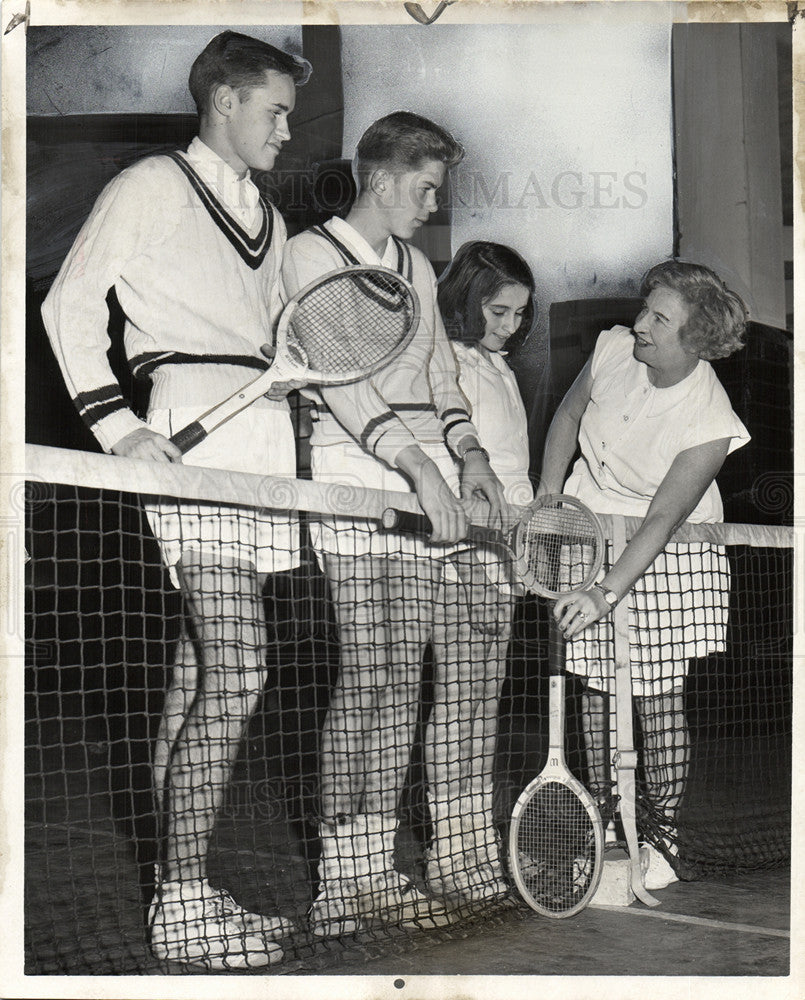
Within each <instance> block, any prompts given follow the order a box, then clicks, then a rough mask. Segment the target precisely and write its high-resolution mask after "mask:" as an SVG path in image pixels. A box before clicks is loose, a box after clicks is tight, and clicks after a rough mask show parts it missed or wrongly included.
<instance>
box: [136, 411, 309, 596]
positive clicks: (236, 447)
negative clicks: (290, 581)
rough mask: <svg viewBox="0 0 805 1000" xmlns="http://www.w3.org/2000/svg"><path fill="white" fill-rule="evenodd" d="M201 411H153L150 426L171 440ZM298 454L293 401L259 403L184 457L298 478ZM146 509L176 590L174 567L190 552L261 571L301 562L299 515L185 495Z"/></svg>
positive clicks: (212, 466)
mask: <svg viewBox="0 0 805 1000" xmlns="http://www.w3.org/2000/svg"><path fill="white" fill-rule="evenodd" d="M198 416H199V408H198V407H179V408H175V409H170V410H152V411H151V412H150V413H149V414H148V426H149V427H151V428H152V430H155V431H158V432H159V433H160V434H164V435H165V436H166V437H170V436H171V435H172V434H175V433H176V432H177V431H178V430H181V429H182V427H185V426H186V425H187V424H189V423H192V422H193V421H194V420H196V419H197V418H198ZM295 451H296V449H295V442H294V433H293V427H292V425H291V419H290V414H289V413H288V408H287V405H286V404H285V403H274V402H272V401H270V400H259V401H258V402H256V403H254V404H253V405H252V406H250V407H248V408H247V409H245V410H242V411H241V412H240V413H238V414H237V416H235V417H233V418H232V419H231V420H229V421H227V423H225V424H223V425H222V426H221V427H219V428H218V429H217V430H215V431H213V432H212V433H211V434H210V435H209V437H207V438H205V439H204V440H203V441H202V442H201V443H200V444H198V445H196V446H195V448H193V449H191V450H190V451H189V452H188V453H187V454H186V455H185V457H184V462H185V464H186V465H199V466H202V467H203V468H207V469H223V470H227V471H231V472H251V473H255V474H257V475H261V476H262V475H266V474H267V473H270V474H271V475H275V476H291V477H293V476H295V475H296V468H295V466H296V458H295ZM145 512H146V516H147V518H148V523H149V524H150V526H151V530H152V531H153V533H154V537H155V538H156V540H157V542H158V544H159V547H160V550H161V552H162V559H163V561H164V563H165V565H166V566H167V568H168V571H169V573H170V578H171V583H172V584H173V585H174V587H176V588H177V589H178V587H179V579H178V577H177V575H176V569H175V567H176V564H177V563H178V562H179V560H180V559H181V558H182V555H183V554H185V553H190V552H195V553H203V554H204V555H205V556H212V557H213V558H214V559H215V560H216V561H223V560H227V561H231V560H234V561H236V562H239V563H242V564H244V565H250V566H254V568H255V570H256V571H257V572H258V573H278V572H281V571H283V570H288V569H293V568H295V567H296V566H298V565H299V524H298V518H297V517H296V515H295V514H292V513H287V514H286V513H269V512H268V511H266V510H264V509H262V508H258V507H225V506H220V505H216V504H211V503H192V502H187V501H184V500H183V501H179V500H175V501H173V502H165V503H159V504H146V506H145Z"/></svg>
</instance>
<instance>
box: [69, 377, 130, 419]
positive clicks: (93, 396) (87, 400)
mask: <svg viewBox="0 0 805 1000" xmlns="http://www.w3.org/2000/svg"><path fill="white" fill-rule="evenodd" d="M73 405H74V406H75V408H76V409H77V410H78V413H79V415H80V417H81V419H82V420H83V421H84V423H85V424H86V425H87V426H88V427H93V426H94V425H95V424H97V423H98V422H99V421H101V420H103V419H104V417H108V416H109V415H110V414H111V413H116V412H117V411H118V410H125V409H127V404H126V402H125V400H124V399H123V395H122V393H121V392H120V386H119V385H104V386H101V387H100V389H91V390H89V392H79V393H78V394H77V395H76V396H74V397H73Z"/></svg>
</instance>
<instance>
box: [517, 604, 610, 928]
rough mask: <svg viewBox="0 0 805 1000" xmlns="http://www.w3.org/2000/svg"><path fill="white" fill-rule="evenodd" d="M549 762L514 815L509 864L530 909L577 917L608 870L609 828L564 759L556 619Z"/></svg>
mask: <svg viewBox="0 0 805 1000" xmlns="http://www.w3.org/2000/svg"><path fill="white" fill-rule="evenodd" d="M549 628H550V639H549V657H548V659H549V667H550V681H549V683H550V693H549V716H548V760H547V762H546V764H545V767H544V768H543V769H542V772H541V773H540V774H539V775H538V776H537V777H536V778H534V780H533V781H532V782H531V783H530V784H529V785H528V786H527V787H526V788H525V789H524V790H523V792H522V793H521V794H520V797H519V798H518V799H517V802H516V803H515V805H514V809H513V811H512V819H511V826H510V827H509V863H510V866H511V872H512V876H513V878H514V882H515V885H516V886H517V888H518V890H519V891H520V895H521V896H522V897H523V899H524V900H525V901H526V903H528V905H529V906H530V907H531V908H532V909H533V910H536V911H537V913H541V914H542V915H543V916H546V917H572V916H573V914H574V913H578V912H579V911H580V910H582V909H584V907H585V906H587V904H588V903H589V902H590V900H591V899H592V897H593V896H594V895H595V891H596V889H597V888H598V884H599V882H600V881H601V873H602V871H603V866H604V825H603V822H602V820H601V814H600V812H599V811H598V806H597V805H596V802H595V800H594V799H593V797H592V795H590V793H589V792H588V791H587V789H586V788H585V787H584V785H582V784H581V782H580V781H577V780H576V778H574V777H573V775H572V774H571V773H570V771H569V769H568V767H567V763H566V760H565V676H564V640H563V638H562V635H561V633H560V631H559V627H558V625H557V624H556V622H555V621H554V619H553V616H551V619H550V625H549Z"/></svg>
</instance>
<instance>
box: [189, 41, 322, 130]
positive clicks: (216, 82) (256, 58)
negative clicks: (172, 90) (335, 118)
mask: <svg viewBox="0 0 805 1000" xmlns="http://www.w3.org/2000/svg"><path fill="white" fill-rule="evenodd" d="M267 69H273V70H276V71H277V72H278V73H285V74H286V75H287V76H290V77H291V79H292V80H293V82H294V83H295V84H296V86H297V87H301V86H302V84H305V83H307V81H308V78H309V77H310V63H309V62H308V61H307V60H306V59H302V58H301V56H292V55H290V53H288V52H283V51H282V49H277V48H275V47H274V46H273V45H269V44H268V42H261V41H260V39H259V38H251V37H250V36H249V35H241V34H240V33H239V32H237V31H222V32H221V34H220V35H216V36H215V38H213V40H212V41H211V42H210V43H209V44H208V45H207V47H206V48H205V49H204V50H203V51H202V52H200V53H199V55H198V56H197V57H196V61H195V62H194V63H193V65H192V67H191V69H190V79H189V81H188V86H189V88H190V93H191V94H192V95H193V100H194V101H195V102H196V108H197V109H198V113H199V117H201V116H202V115H204V114H206V113H207V111H209V107H210V96H211V94H212V92H213V90H214V89H215V88H216V87H219V86H220V85H221V84H227V85H228V86H230V87H232V88H234V89H237V90H240V89H243V88H246V87H258V86H260V85H261V84H262V83H264V82H265V72H266V70H267Z"/></svg>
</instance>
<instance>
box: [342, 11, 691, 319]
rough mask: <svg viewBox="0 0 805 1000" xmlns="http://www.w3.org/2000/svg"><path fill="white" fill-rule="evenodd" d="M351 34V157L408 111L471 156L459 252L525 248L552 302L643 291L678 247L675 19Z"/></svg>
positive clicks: (465, 172)
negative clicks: (396, 113)
mask: <svg viewBox="0 0 805 1000" xmlns="http://www.w3.org/2000/svg"><path fill="white" fill-rule="evenodd" d="M434 27H437V28H438V30H433V29H434ZM342 38H343V48H342V59H343V65H344V86H345V92H344V107H345V114H344V154H345V155H351V154H352V152H353V151H354V148H355V145H356V143H357V140H358V138H359V137H360V134H361V133H362V131H363V130H364V128H365V127H366V126H367V125H368V124H369V123H370V122H371V121H373V120H374V119H375V118H378V117H380V116H381V115H383V114H386V113H388V112H389V111H393V110H395V109H398V108H405V109H408V110H412V111H418V112H420V113H422V114H424V115H427V116H428V117H431V118H433V119H434V120H436V121H438V122H439V123H440V124H443V125H445V126H446V127H447V128H448V129H449V130H450V131H451V132H453V133H454V134H455V135H456V136H457V137H458V138H459V139H460V140H461V142H462V143H463V144H464V146H465V147H466V151H467V153H466V158H465V160H464V162H463V163H462V164H461V165H460V167H458V168H457V170H456V172H455V176H454V177H453V181H452V192H451V201H452V242H453V250H455V249H456V248H457V247H458V246H459V245H460V244H461V243H463V242H464V241H465V240H469V239H494V240H497V241H499V242H503V243H508V244H510V245H511V246H513V247H514V248H515V249H517V250H519V251H520V252H521V253H522V254H523V256H524V257H525V258H526V260H527V261H528V262H529V264H530V265H531V266H532V268H533V270H534V273H535V275H536V277H537V283H538V286H539V287H541V288H542V289H544V295H545V298H546V301H548V300H563V299H571V298H582V297H598V296H608V295H616V294H620V293H628V292H630V291H632V290H633V289H634V287H635V286H634V282H635V281H636V280H637V278H638V277H639V276H640V274H642V272H643V271H644V270H645V268H646V266H647V265H649V264H652V263H654V262H656V261H657V260H659V259H661V258H663V257H667V256H668V255H669V254H670V253H671V251H672V248H673V186H672V182H673V168H672V145H671V135H672V117H671V68H670V40H671V35H670V26H669V25H633V26H626V25H620V26H617V25H615V26H610V27H607V26H606V25H603V24H601V23H599V22H595V21H593V22H590V23H586V24H585V23H583V22H581V23H579V22H577V23H574V24H572V25H556V26H529V25H520V26H517V27H512V26H503V25H491V26H486V25H459V26H456V25H444V26H443V27H438V26H432V27H431V28H429V29H428V30H427V31H422V30H417V29H416V28H414V29H410V28H407V27H399V28H398V27H388V28H378V27H370V28H364V27H346V28H343V29H342Z"/></svg>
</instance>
